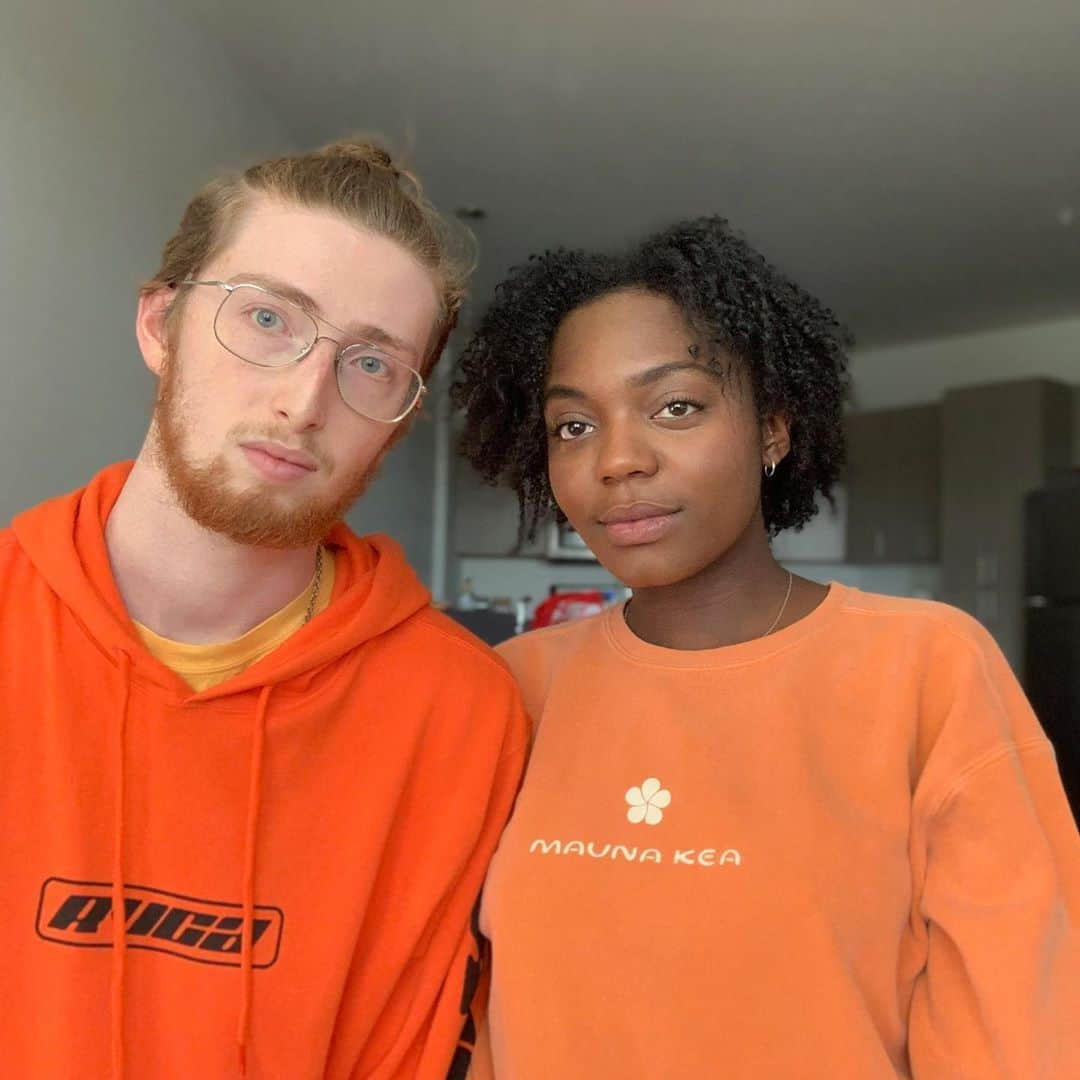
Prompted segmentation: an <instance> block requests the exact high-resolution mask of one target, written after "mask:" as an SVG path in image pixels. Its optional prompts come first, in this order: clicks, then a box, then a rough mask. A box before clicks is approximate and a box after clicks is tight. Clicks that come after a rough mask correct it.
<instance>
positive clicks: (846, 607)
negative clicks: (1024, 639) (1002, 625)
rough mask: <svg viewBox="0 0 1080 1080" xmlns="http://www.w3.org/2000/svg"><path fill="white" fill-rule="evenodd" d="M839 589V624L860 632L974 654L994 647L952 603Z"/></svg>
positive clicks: (981, 628) (980, 628)
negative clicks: (947, 646) (922, 641)
mask: <svg viewBox="0 0 1080 1080" xmlns="http://www.w3.org/2000/svg"><path fill="white" fill-rule="evenodd" d="M839 588H840V589H841V597H840V604H839V605H838V606H839V611H840V613H841V615H842V616H843V619H842V624H844V625H847V626H848V627H855V628H857V629H858V631H859V632H867V631H874V630H877V631H878V632H880V633H881V634H883V635H886V636H894V635H896V636H904V637H909V638H910V637H917V638H922V639H936V640H940V641H941V642H943V643H949V642H951V643H954V644H955V645H956V646H957V647H959V648H961V649H966V650H974V651H977V652H981V651H983V650H984V649H986V648H988V647H996V646H994V639H993V637H992V636H991V635H990V633H989V632H988V631H987V629H986V628H985V627H984V626H983V625H982V624H981V623H980V622H978V620H976V619H975V618H973V617H972V616H971V615H969V614H968V613H967V612H966V611H961V610H960V608H958V607H954V606H953V605H952V604H946V603H943V602H942V601H940V600H929V599H923V598H921V597H908V596H888V595H886V594H884V593H875V592H864V591H863V590H862V589H857V588H854V587H852V586H850V585H845V586H839Z"/></svg>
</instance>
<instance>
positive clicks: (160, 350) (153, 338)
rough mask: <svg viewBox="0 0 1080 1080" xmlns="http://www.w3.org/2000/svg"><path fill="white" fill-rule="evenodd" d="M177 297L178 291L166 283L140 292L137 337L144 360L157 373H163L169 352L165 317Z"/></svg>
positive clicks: (136, 326) (136, 313)
mask: <svg viewBox="0 0 1080 1080" xmlns="http://www.w3.org/2000/svg"><path fill="white" fill-rule="evenodd" d="M175 298H176V293H175V292H174V291H173V290H172V289H170V288H168V286H165V285H161V286H159V287H158V288H156V289H151V290H149V291H147V292H143V293H140V294H139V306H138V308H137V309H136V312H135V339H136V340H137V341H138V343H139V351H140V352H141V353H142V357H143V361H144V362H145V363H146V366H147V367H148V368H149V369H150V370H151V371H152V372H153V373H154V374H155V375H160V374H161V368H162V366H163V365H164V363H165V358H166V357H167V356H168V353H169V342H168V332H167V329H166V326H165V319H166V316H167V315H168V313H169V308H170V307H171V306H172V302H173V300H174V299H175Z"/></svg>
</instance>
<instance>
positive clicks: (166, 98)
mask: <svg viewBox="0 0 1080 1080" xmlns="http://www.w3.org/2000/svg"><path fill="white" fill-rule="evenodd" d="M0 99H2V100H3V102H4V108H3V109H0V145H3V148H4V152H3V165H2V169H3V172H2V175H0V229H2V235H3V238H4V239H3V254H2V256H0V275H2V277H0V285H2V287H0V326H2V327H3V335H4V342H3V349H2V351H0V380H2V385H3V397H2V399H0V457H2V459H3V460H4V462H5V463H7V467H6V468H5V469H4V470H3V477H4V479H3V482H2V484H0V523H6V522H7V521H8V520H9V519H10V517H11V516H12V515H13V514H14V513H16V512H17V511H18V510H20V509H22V508H24V507H26V506H28V505H31V504H33V503H36V502H38V501H40V500H41V499H43V498H45V497H47V496H49V495H52V494H55V493H58V492H60V491H63V490H67V489H70V488H73V487H76V486H78V485H80V484H82V483H83V482H85V480H86V479H87V478H88V476H89V475H90V474H91V473H92V472H93V471H94V470H96V469H97V468H98V467H99V466H100V465H102V464H104V463H106V462H108V461H112V460H115V459H117V458H121V457H129V456H131V455H132V454H134V453H135V451H136V450H137V449H138V447H139V445H140V442H141V440H142V437H143V434H144V433H145V430H146V423H147V420H148V417H149V409H150V405H151V403H152V400H153V385H152V379H151V377H150V375H149V374H148V373H147V371H146V370H145V368H144V367H143V364H142V360H141V358H140V356H139V353H138V350H137V348H136V345H135V339H134V334H133V330H132V323H133V317H134V310H135V293H136V288H137V286H138V283H139V281H140V280H141V279H142V278H143V277H144V276H147V275H149V274H150V273H152V272H153V271H154V270H155V269H156V266H157V262H156V259H157V255H158V253H159V251H160V248H161V245H162V243H163V242H164V240H165V239H166V237H167V236H168V235H169V233H170V232H171V231H172V229H173V228H175V225H176V222H177V221H178V219H179V215H180V212H181V210H182V209H183V206H184V203H185V202H186V200H187V199H188V198H189V197H190V195H191V194H193V192H194V190H195V189H196V188H197V187H198V186H199V185H200V184H201V183H202V182H203V181H204V180H206V179H207V178H208V177H209V176H210V175H212V174H213V173H214V172H215V171H217V170H218V169H219V168H221V167H222V166H223V165H233V164H236V163H239V162H242V161H243V160H244V159H245V158H247V157H248V156H250V155H252V154H261V153H263V152H265V151H270V150H273V149H275V148H277V149H280V148H281V147H282V146H283V145H284V138H283V135H282V132H281V129H280V128H279V127H278V125H277V123H276V122H275V120H274V118H273V117H272V116H271V115H270V114H269V113H268V112H267V111H266V110H265V109H264V107H263V106H262V105H261V104H260V103H259V102H258V101H257V100H256V99H255V98H254V97H252V96H251V95H249V94H248V93H247V92H245V90H244V88H243V87H242V86H241V85H240V84H239V83H238V82H237V80H236V78H235V77H234V75H233V74H232V72H231V71H230V70H229V68H228V67H227V65H225V64H224V63H223V61H222V60H221V58H220V57H219V56H217V55H215V52H214V50H213V49H212V48H208V47H207V45H206V43H205V42H203V41H202V40H199V39H197V38H195V37H193V35H192V33H191V31H190V29H188V28H187V27H186V26H185V24H184V23H183V22H182V21H179V20H178V19H176V18H175V17H174V12H173V9H172V8H170V7H168V6H167V5H146V4H138V3H136V2H135V0H103V2H102V3H96V4H92V5H87V4H81V3H75V2H71V3H57V2H55V0H45V2H40V3H37V4H35V5H33V6H31V5H30V4H16V5H15V10H14V11H13V12H12V11H10V10H8V11H5V27H4V33H3V35H0ZM13 463H14V464H15V466H16V467H14V468H12V467H11V465H12V464H13Z"/></svg>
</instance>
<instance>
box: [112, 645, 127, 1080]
mask: <svg viewBox="0 0 1080 1080" xmlns="http://www.w3.org/2000/svg"><path fill="white" fill-rule="evenodd" d="M120 678H121V680H122V685H121V690H120V709H119V712H118V715H117V718H116V724H115V727H114V730H113V746H112V751H113V771H114V774H115V784H116V787H115V791H116V795H115V799H116V804H115V807H114V810H113V869H112V947H113V951H112V971H111V973H110V982H111V991H112V993H111V1006H112V1008H111V1012H112V1074H113V1078H114V1080H123V1076H124V953H125V950H126V948H127V908H126V906H125V904H124V742H125V739H126V737H127V712H128V704H129V702H130V700H131V657H130V656H128V654H127V653H126V652H123V651H121V652H120Z"/></svg>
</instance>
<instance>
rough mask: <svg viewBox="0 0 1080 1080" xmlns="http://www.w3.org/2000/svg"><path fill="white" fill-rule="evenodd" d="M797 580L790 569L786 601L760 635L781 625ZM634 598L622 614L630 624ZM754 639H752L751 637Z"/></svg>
mask: <svg viewBox="0 0 1080 1080" xmlns="http://www.w3.org/2000/svg"><path fill="white" fill-rule="evenodd" d="M794 581H795V575H794V574H793V573H792V572H791V571H790V570H789V571H788V573H787V592H786V593H784V602H783V603H782V604H781V605H780V610H779V611H778V612H777V613H776V618H775V619H773V621H772V622H771V623H770V624H769V629H768V630H766V631H765V633H764V634H761V635H759V636H760V637H768V636H769V635H770V634H771V633H772V632H773V631H774V630H775V629H776V628H777V627H778V626H779V625H780V620H781V619H782V618H783V617H784V612H785V611H787V606H788V601H789V600H790V599H791V586H792V584H793V583H794ZM633 599H634V598H633V597H632V596H631V597H630V599H629V600H627V601H626V603H625V604H623V609H622V614H623V621H624V622H625V623H626V624H627V626H629V625H630V617H629V616H630V603H631V601H632V600H633ZM751 640H752V639H751Z"/></svg>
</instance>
